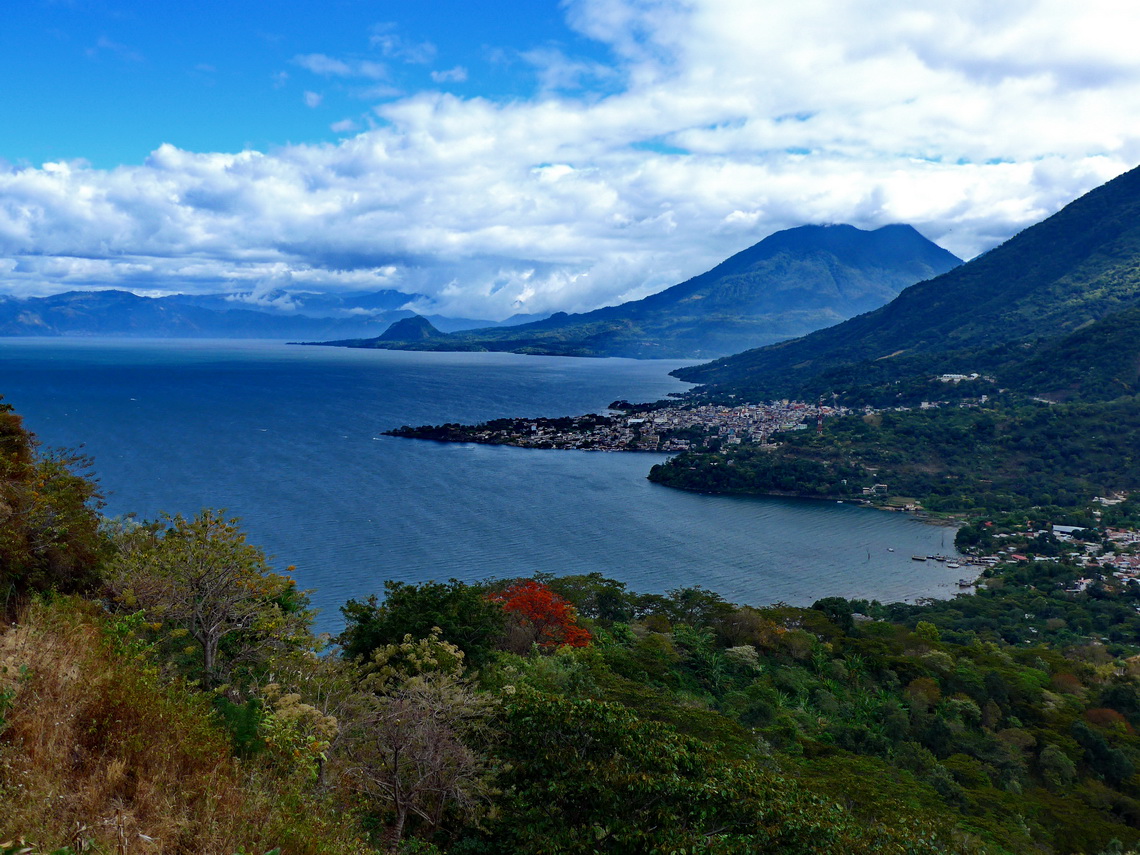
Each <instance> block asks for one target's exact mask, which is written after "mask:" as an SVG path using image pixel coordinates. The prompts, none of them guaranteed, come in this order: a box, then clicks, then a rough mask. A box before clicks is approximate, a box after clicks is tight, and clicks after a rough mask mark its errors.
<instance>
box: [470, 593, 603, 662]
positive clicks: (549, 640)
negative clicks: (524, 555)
mask: <svg viewBox="0 0 1140 855" xmlns="http://www.w3.org/2000/svg"><path fill="white" fill-rule="evenodd" d="M490 599H491V600H493V601H495V602H497V603H499V604H500V605H501V606H502V607H503V611H505V612H507V614H509V615H513V616H514V617H515V618H517V619H519V620H520V621H521V622H523V623H524V624H525V625H526V626H527V627H528V628H529V629H531V630H532V631H533V633H534V641H535V642H536V643H537V644H539V645H540V646H542V647H561V646H563V645H567V646H569V647H585V646H586V645H588V644H589V643H590V640H591V638H590V633H589V631H588V630H587V629H586V628H585V627H581V626H578V616H577V615H576V614H575V612H574V606H572V605H571V604H570V603H569V602H567V601H566V600H564V599H563V598H562V597H560V596H558V594H556V593H554V591H552V590H550V588H548V587H547V586H546V585H544V584H542V583H541V582H537V581H535V580H534V579H526V580H524V581H521V582H513V583H512V584H511V585H509V586H508V587H507V588H505V589H503V590H502V591H497V592H495V593H494V594H491V595H490Z"/></svg>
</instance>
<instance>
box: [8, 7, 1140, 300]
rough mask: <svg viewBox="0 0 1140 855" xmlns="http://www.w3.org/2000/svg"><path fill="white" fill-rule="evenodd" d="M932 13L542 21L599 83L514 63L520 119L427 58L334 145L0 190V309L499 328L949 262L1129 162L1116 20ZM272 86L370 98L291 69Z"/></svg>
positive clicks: (544, 52) (638, 11) (720, 10)
mask: <svg viewBox="0 0 1140 855" xmlns="http://www.w3.org/2000/svg"><path fill="white" fill-rule="evenodd" d="M952 6H953V8H952V9H947V8H945V7H946V4H943V3H935V2H925V0H924V2H913V0H910V2H901V0H900V2H883V0H875V2H870V0H857V2H851V3H847V4H835V3H831V2H823V0H803V2H799V3H795V4H788V3H782V2H773V1H772V0H764V2H758V1H757V0H567V2H565V3H564V4H563V7H564V13H565V15H566V20H567V23H568V25H569V26H570V27H572V28H573V29H574V30H576V31H577V32H579V33H581V34H584V35H586V36H588V37H589V38H591V39H594V40H597V41H599V42H601V43H603V44H604V45H606V46H607V47H608V49H609V56H610V61H609V62H608V63H606V64H605V65H604V66H599V64H598V63H597V62H596V61H594V60H593V59H590V60H586V59H584V58H576V57H574V56H567V55H565V54H564V53H563V52H562V51H561V50H559V49H558V48H557V46H550V45H530V46H523V47H522V48H520V54H519V55H520V56H521V57H523V58H524V60H525V61H526V62H527V63H530V65H531V66H532V68H533V73H534V77H535V88H534V94H533V95H532V97H530V98H525V99H515V100H510V101H495V100H490V99H487V98H480V97H460V96H458V95H455V94H451V93H449V92H448V91H446V89H447V84H448V83H449V82H452V81H458V80H463V79H466V78H467V75H468V72H467V70H466V69H461V68H458V67H455V66H454V64H453V63H449V62H448V60H447V57H445V56H439V57H434V56H433V55H432V56H424V57H423V58H422V61H424V62H438V64H439V68H438V69H436V70H435V73H434V74H433V75H432V77H433V79H434V80H435V81H436V82H437V83H438V84H439V88H438V89H434V90H431V91H421V92H416V93H412V94H405V95H402V96H399V97H397V98H395V99H394V100H387V101H384V102H383V103H380V104H378V105H376V106H375V107H374V108H373V110H372V112H371V115H370V118H371V119H372V121H373V123H374V127H372V128H371V129H369V130H366V131H364V132H361V133H358V134H356V135H354V136H350V137H348V138H345V139H342V140H341V141H340V142H338V143H335V144H328V143H324V144H309V145H303V144H302V145H297V144H295V145H282V146H281V147H279V148H276V149H274V150H271V151H267V152H258V151H242V152H237V153H217V152H191V151H183V150H180V149H177V148H175V147H173V146H170V145H164V146H162V147H160V148H158V149H157V150H156V151H154V152H153V153H152V154H151V155H150V157H149V158H148V159H147V160H146V161H145V162H144V163H142V164H140V165H128V166H120V167H118V168H114V169H106V170H103V169H95V168H91V167H89V166H86V165H85V164H83V163H82V162H76V163H48V164H44V165H42V166H40V167H26V168H16V167H5V166H4V165H3V164H2V163H0V288H3V289H4V290H6V291H8V292H10V293H17V294H26V295H32V294H46V293H52V292H57V291H63V290H69V289H73V288H89V287H99V288H105V287H117V288H125V289H129V290H134V291H136V292H138V293H169V292H177V291H186V292H214V291H230V292H235V293H242V294H249V295H251V297H250V299H253V300H256V299H258V298H259V295H263V294H265V293H266V292H269V291H271V290H273V289H278V288H282V287H285V288H290V289H295V290H332V289H348V288H351V289H354V290H355V289H362V288H363V289H372V288H376V289H379V288H399V289H401V290H404V291H409V292H412V291H414V292H419V293H423V294H427V295H429V296H430V297H431V298H432V300H433V301H434V303H433V304H432V305H431V306H423V307H420V308H423V309H425V310H430V311H437V312H442V313H448V314H453V315H466V316H478V317H505V316H507V315H509V314H511V313H513V312H517V311H526V312H539V311H552V310H559V309H562V310H568V311H582V310H588V309H591V308H595V307H597V306H600V305H605V304H612V303H616V302H620V301H622V300H626V299H633V298H638V297H642V296H645V295H646V294H649V293H652V292H654V291H657V290H660V289H661V288H664V287H666V286H668V285H671V284H673V283H675V282H678V281H681V280H683V279H685V278H687V277H688V276H691V275H693V274H695V273H698V272H700V271H702V270H705V269H707V268H708V267H710V266H711V265H712V264H714V263H716V262H717V261H719V260H721V259H723V258H725V257H727V256H728V255H730V254H732V253H733V252H736V251H738V250H740V249H742V248H743V247H745V246H748V245H749V244H751V243H754V242H756V241H757V240H759V239H761V238H762V237H764V236H766V235H767V234H770V233H771V232H773V231H775V230H777V229H781V228H787V227H790V226H795V225H799V224H802V223H825V222H847V223H851V224H853V225H856V226H859V227H861V228H874V227H877V226H880V225H885V224H888V223H895V222H906V223H910V224H912V225H914V226H916V227H917V228H918V229H919V230H920V231H922V232H923V233H924V234H925V235H926V236H927V237H929V238H931V239H932V240H935V241H936V242H938V243H940V244H942V245H943V246H944V247H946V248H947V249H949V250H951V251H952V252H954V253H956V254H958V255H960V256H963V257H970V256H972V255H975V254H977V253H978V252H981V251H984V250H986V249H988V248H990V247H992V246H993V245H995V244H996V243H998V242H1000V241H1001V240H1004V239H1006V238H1008V237H1009V236H1011V235H1012V234H1014V233H1015V232H1016V231H1018V230H1020V229H1021V228H1024V227H1025V226H1027V225H1030V224H1031V223H1033V222H1036V221H1038V220H1040V219H1041V218H1043V217H1044V216H1046V215H1048V214H1050V213H1052V212H1053V211H1055V210H1057V209H1058V208H1060V207H1061V206H1062V205H1063V204H1065V203H1066V202H1068V201H1070V200H1071V199H1073V198H1075V197H1076V196H1078V195H1080V194H1081V193H1083V192H1085V191H1087V190H1089V189H1091V188H1092V187H1094V186H1096V185H1097V184H1100V183H1102V182H1103V181H1105V180H1107V179H1109V178H1111V177H1113V176H1115V175H1117V174H1119V173H1121V172H1123V171H1124V170H1126V169H1128V168H1130V167H1132V166H1135V165H1136V164H1137V163H1138V162H1140V53H1138V52H1136V50H1135V47H1134V44H1133V43H1132V40H1131V35H1132V34H1134V33H1135V32H1136V31H1137V29H1138V28H1140V7H1134V6H1133V5H1132V4H1124V3H1118V2H1109V0H1102V2H1090V3H1085V4H1082V5H1081V6H1079V7H1078V5H1077V4H1073V3H1071V2H1067V0H1062V2H1055V0H1009V2H1005V3H1001V4H993V3H990V2H960V3H955V4H952ZM289 71H290V73H291V74H293V75H301V74H309V75H311V76H312V80H313V88H314V89H315V88H317V84H318V83H319V81H320V80H321V79H322V77H329V76H349V75H354V76H358V77H361V78H362V79H367V80H372V81H377V80H383V68H382V67H381V66H380V65H378V64H368V63H364V62H361V61H360V60H359V59H351V58H343V59H342V58H339V57H334V56H327V55H324V54H321V53H317V52H315V51H314V52H312V53H308V54H303V55H300V56H299V57H298V59H297V60H296V61H295V63H294V64H293V66H292V67H291V68H290V69H289ZM298 109H305V108H304V106H303V105H301V104H298ZM354 122H356V119H355V118H354V119H351V120H350V119H345V120H343V121H342V122H340V123H338V125H339V126H340V127H342V128H345V129H348V128H353V127H356V126H358V125H360V126H363V125H361V124H360V123H359V122H357V123H356V124H354Z"/></svg>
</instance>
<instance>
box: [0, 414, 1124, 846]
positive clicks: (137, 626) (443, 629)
mask: <svg viewBox="0 0 1140 855" xmlns="http://www.w3.org/2000/svg"><path fill="white" fill-rule="evenodd" d="M1042 412H1048V411H1047V410H1044V409H1042ZM5 415H6V416H8V417H9V418H8V420H7V421H6V422H5V426H6V430H7V432H8V437H9V439H8V442H9V446H10V454H9V457H8V459H9V460H10V463H11V468H10V469H9V470H8V471H7V473H6V476H5V483H6V484H8V485H9V487H10V490H11V492H10V493H9V494H8V495H10V496H12V497H18V496H19V495H21V493H20V490H21V489H28V490H30V493H29V495H28V497H26V498H28V500H29V501H30V500H32V499H35V501H39V502H48V501H49V499H50V502H49V504H48V505H47V507H52V508H55V507H57V506H58V508H59V509H60V512H61V513H62V512H63V511H66V512H67V514H68V516H67V520H68V524H67V526H65V527H58V526H57V527H55V528H52V527H47V528H45V523H44V519H45V514H43V513H8V514H6V515H5V516H4V517H3V518H2V519H0V535H2V538H3V539H2V541H0V543H2V544H3V545H4V548H5V550H7V551H5V552H4V553H3V556H4V564H3V568H4V571H5V572H6V573H7V574H8V575H7V576H6V579H7V580H8V585H9V587H10V589H11V591H12V593H11V595H10V597H9V615H10V616H9V618H8V620H7V622H6V623H4V624H2V625H0V839H4V838H5V837H11V838H15V837H22V838H24V839H26V840H28V841H31V844H35V845H36V846H37V847H39V848H40V849H51V848H53V847H54V848H56V849H58V850H59V852H60V853H78V852H82V851H87V852H107V853H110V852H128V851H131V852H135V851H162V852H168V853H191V852H193V853H219V855H233V853H237V852H242V853H259V852H265V851H267V850H270V849H279V850H280V852H282V853H334V852H335V853H352V852H360V853H367V852H375V851H400V852H405V853H431V852H441V853H442V852H447V853H454V855H507V853H563V852H566V853H574V852H581V853H595V852H613V853H627V852H647V853H648V852H662V853H664V852H679V851H688V852H705V853H737V852H786V853H809V852H810V853H815V852H830V853H847V852H885V853H891V852H897V853H921V852H993V853H1003V852H1058V853H1066V852H1073V853H1075V852H1084V853H1100V852H1120V851H1123V849H1124V848H1127V847H1133V846H1136V845H1138V844H1140V777H1138V776H1137V774H1136V769H1137V764H1140V737H1137V736H1136V734H1135V732H1134V728H1135V727H1136V726H1137V725H1138V724H1140V681H1138V679H1137V676H1136V675H1137V673H1138V672H1140V667H1138V666H1137V665H1136V662H1137V661H1140V659H1137V658H1136V657H1137V656H1138V654H1140V644H1138V639H1140V613H1138V612H1137V604H1140V588H1138V586H1135V585H1116V584H1101V583H1099V582H1098V583H1097V584H1096V585H1093V586H1091V587H1088V588H1087V590H1084V591H1083V592H1081V593H1069V592H1068V591H1067V589H1068V588H1070V587H1071V586H1072V583H1073V580H1074V579H1075V578H1076V577H1077V576H1078V575H1079V574H1080V573H1082V572H1087V571H1085V570H1083V569H1081V568H1078V567H1076V566H1073V565H1070V564H1067V563H1065V562H1063V561H1062V562H1029V563H1024V562H1023V563H1020V564H1017V565H1009V566H1002V567H999V568H997V569H995V570H993V571H990V579H989V580H988V583H989V584H988V587H987V588H986V589H985V590H984V591H982V592H980V593H979V594H978V595H977V596H972V597H963V598H958V599H955V600H952V601H947V602H936V603H930V604H928V605H925V606H921V607H920V606H905V605H899V604H895V605H882V604H879V603H875V602H849V601H846V600H841V599H837V598H829V599H824V600H821V601H819V602H817V603H816V604H815V605H814V606H813V607H812V608H794V607H791V606H787V605H782V604H777V605H772V606H767V607H762V608H754V607H748V606H737V605H734V604H731V603H728V602H725V601H724V600H723V599H721V598H720V597H719V596H717V595H716V594H715V593H713V592H710V591H707V590H705V589H703V588H700V587H692V588H684V589H678V590H674V591H670V592H668V593H666V594H637V593H634V592H631V591H629V590H627V588H626V586H625V585H624V584H623V583H621V582H618V581H615V580H611V579H606V578H604V577H602V576H600V575H599V574H596V573H587V574H582V575H577V576H567V577H560V578H555V577H550V576H544V575H541V574H538V575H536V576H535V577H534V578H530V579H508V580H492V581H488V582H486V583H483V584H479V585H472V584H466V583H462V582H459V581H456V580H450V581H446V582H443V581H438V582H425V583H423V584H419V585H411V584H407V583H388V584H387V585H386V586H385V591H384V598H383V599H382V600H381V599H379V598H366V599H364V600H359V601H350V602H349V603H348V604H346V605H345V607H344V615H345V620H346V625H345V629H344V632H343V633H342V634H341V636H340V637H339V638H338V639H336V641H335V644H334V645H333V646H332V647H331V648H330V647H328V646H327V643H326V642H324V641H322V640H321V639H318V638H316V637H314V635H313V633H312V630H311V613H310V612H309V611H308V607H307V600H306V597H305V595H304V593H303V592H300V591H298V590H297V588H296V586H295V585H293V584H292V582H291V581H290V580H289V578H288V576H287V575H282V574H277V573H274V572H273V571H272V570H271V568H269V567H268V565H267V563H266V561H265V557H264V555H263V554H262V553H261V552H260V550H258V549H257V548H256V547H254V546H252V545H250V544H248V543H247V542H246V540H245V537H244V535H243V534H242V532H241V530H240V529H239V528H238V527H237V526H236V524H235V523H234V521H232V520H228V519H226V518H225V517H223V516H221V515H219V514H217V513H215V512H211V511H203V512H202V513H200V514H198V515H197V516H195V517H193V518H189V519H188V518H183V517H166V518H163V519H161V520H159V521H156V522H153V523H148V524H142V525H140V524H133V523H131V524H127V523H118V524H108V523H101V522H100V520H99V517H98V512H97V491H96V490H95V488H94V486H93V485H92V484H91V482H90V481H88V480H86V479H85V478H83V477H82V475H81V474H80V473H78V472H77V471H76V466H77V465H78V463H79V461H75V460H71V459H70V458H67V457H66V456H59V455H44V454H42V453H41V452H40V451H39V450H38V449H36V447H35V444H34V443H33V442H32V441H31V438H30V437H28V436H27V434H26V433H24V432H23V429H22V428H21V426H20V425H19V422H18V420H17V419H16V418H15V416H14V415H12V414H11V413H10V412H6V413H5ZM968 415H969V417H970V418H974V417H976V416H977V414H976V413H969V414H968ZM885 423H886V419H885V417H884V424H885ZM1026 423H1027V424H1032V423H1033V420H1032V419H1027V420H1026ZM900 424H901V423H900ZM970 424H972V423H970ZM868 427H871V426H870V425H868ZM875 427H876V429H878V427H879V426H875ZM858 429H859V428H853V430H858ZM892 429H898V430H902V429H903V428H902V427H898V428H892ZM967 429H971V430H973V429H975V428H973V427H969V425H967ZM804 441H805V444H807V445H810V442H811V441H812V440H811V438H810V437H805V439H804ZM69 461H70V462H69ZM29 473H37V474H36V475H35V478H34V479H33V480H32V481H30V482H29V479H30V478H32V476H31V475H30V474H29ZM29 483H31V484H33V485H34V489H32V488H30V487H28V484H29ZM44 497H47V498H44ZM63 497H66V498H67V500H66V501H64V499H63ZM6 501H8V502H9V504H10V505H11V506H12V507H17V505H15V504H14V499H9V500H6ZM35 501H33V502H32V506H33V507H36V506H37V505H36V503H35ZM53 503H54V504H53ZM46 518H51V519H60V518H61V517H59V516H57V515H53V514H47V515H46ZM1136 518H1140V507H1134V503H1131V502H1126V503H1122V504H1120V505H1117V506H1114V507H1112V508H1110V509H1106V511H1105V521H1113V522H1116V523H1120V522H1127V521H1132V522H1134V521H1136ZM1090 525H1091V523H1090ZM49 534H50V535H51V536H50V537H48V535H49ZM967 534H968V536H969V537H971V538H973V539H974V540H975V541H981V540H984V539H985V538H987V537H991V536H992V534H991V531H990V530H988V529H982V530H979V529H973V528H971V529H968V530H967ZM29 543H33V544H45V543H46V544H50V547H51V548H40V549H32V550H29V549H27V548H26V546H25V545H26V544H29ZM72 550H74V553H72ZM29 554H34V555H36V556H40V557H39V558H38V559H37V560H30V559H28V558H27V557H26V556H28V555H29ZM61 556H70V557H69V558H68V560H63V558H62V557H61ZM49 558H50V559H51V560H48V559H49ZM37 561H38V562H39V563H37ZM45 562H46V563H45ZM29 845H30V844H29ZM60 847H63V848H60Z"/></svg>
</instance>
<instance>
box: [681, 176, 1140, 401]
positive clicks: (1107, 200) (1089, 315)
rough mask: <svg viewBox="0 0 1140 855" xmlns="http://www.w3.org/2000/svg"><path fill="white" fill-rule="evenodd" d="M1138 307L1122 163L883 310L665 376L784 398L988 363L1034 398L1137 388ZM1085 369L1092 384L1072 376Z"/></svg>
mask: <svg viewBox="0 0 1140 855" xmlns="http://www.w3.org/2000/svg"><path fill="white" fill-rule="evenodd" d="M1138 307H1140V169H1133V170H1132V171H1130V172H1127V173H1125V174H1123V175H1121V176H1119V177H1118V178H1115V179H1113V180H1112V181H1109V182H1108V183H1106V184H1104V185H1102V186H1100V187H1098V188H1096V189H1094V190H1092V191H1090V192H1089V193H1087V194H1086V195H1084V196H1082V197H1080V198H1079V199H1077V200H1075V201H1073V202H1071V203H1070V204H1069V205H1067V206H1065V207H1064V208H1063V209H1062V210H1060V211H1058V212H1057V213H1056V214H1054V215H1053V216H1051V217H1049V218H1048V219H1046V220H1044V221H1042V222H1040V223H1038V224H1037V225H1034V226H1031V227H1030V228H1028V229H1026V230H1024V231H1023V232H1021V233H1020V234H1018V235H1016V236H1014V237H1013V238H1011V239H1010V240H1008V241H1006V242H1005V243H1004V244H1002V245H1001V246H999V247H997V248H995V249H993V250H990V251H989V252H987V253H985V254H984V255H982V256H979V257H978V258H976V259H974V260H973V261H970V262H969V263H967V264H965V265H962V266H961V267H958V268H956V269H954V270H951V271H949V272H947V273H944V274H943V275H941V276H939V277H937V278H935V279H931V280H929V281H925V282H920V283H917V284H915V285H912V286H911V287H909V288H907V289H906V290H904V291H903V292H902V293H901V294H900V295H899V296H898V297H896V298H895V299H894V300H893V301H892V302H890V303H889V304H887V305H885V306H883V307H882V308H879V309H876V310H874V311H872V312H868V313H866V314H863V315H860V316H858V317H855V318H852V319H851V320H848V321H846V322H844V323H841V324H838V325H836V326H834V327H830V328H828V329H824V330H819V331H817V332H814V333H811V334H809V335H806V336H804V337H802V338H798V339H795V340H793V341H787V342H783V343H781V344H777V345H772V346H767V347H762V348H758V349H753V350H749V351H747V352H745V353H740V354H736V355H734V356H730V357H726V358H723V359H719V360H716V361H714V362H711V363H708V364H706V365H701V366H693V367H691V368H684V369H680V370H678V371H676V372H674V373H675V374H676V375H677V376H678V377H680V378H681V379H683V380H688V381H690V382H695V383H702V384H707V385H709V386H710V387H712V388H715V389H717V390H721V391H729V390H737V391H740V392H747V393H748V394H750V395H777V396H783V395H786V394H791V393H812V394H814V393H823V392H828V391H834V390H835V389H836V387H837V386H838V387H840V388H842V386H843V384H850V383H854V382H858V378H859V376H864V377H865V376H869V375H876V376H878V377H879V378H880V379H881V380H882V381H883V382H890V381H891V378H892V377H893V378H898V377H904V376H907V375H908V374H912V373H913V372H914V371H916V370H922V371H928V372H933V373H938V372H939V371H959V370H987V371H991V372H994V373H996V374H997V375H998V377H999V379H1002V378H1005V379H1007V380H1009V381H1010V382H1017V383H1020V384H1022V385H1023V386H1024V387H1025V388H1026V389H1031V390H1032V391H1035V392H1037V393H1041V394H1050V395H1054V396H1057V397H1074V396H1075V397H1085V398H1088V397H1108V396H1111V395H1112V394H1114V393H1113V391H1112V390H1113V389H1115V394H1123V393H1126V392H1134V391H1136V388H1137V380H1138V377H1140V374H1138V366H1137V360H1138V359H1140V344H1137V343H1136V342H1137V338H1136V335H1135V333H1138V332H1140V315H1138V314H1137V313H1136V312H1135V311H1128V310H1134V309H1137V308H1138ZM1126 312H1128V313H1126ZM1109 354H1111V356H1109ZM1066 355H1068V357H1069V358H1070V359H1071V358H1074V357H1077V356H1079V357H1080V362H1079V365H1074V364H1073V363H1071V362H1066V361H1065V360H1066ZM1086 369H1087V372H1091V373H1092V374H1093V375H1096V376H1099V377H1101V380H1100V381H1099V382H1098V383H1096V384H1093V383H1091V382H1087V380H1088V378H1084V379H1082V377H1081V376H1079V375H1081V374H1082V373H1087V372H1086ZM1110 375H1111V376H1110ZM1090 376H1091V375H1090ZM1094 385H1095V386H1096V387H1097V390H1096V391H1094V388H1093V387H1094Z"/></svg>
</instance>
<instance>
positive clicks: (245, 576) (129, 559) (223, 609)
mask: <svg viewBox="0 0 1140 855" xmlns="http://www.w3.org/2000/svg"><path fill="white" fill-rule="evenodd" d="M116 543H117V546H118V552H117V554H116V555H115V557H114V559H113V560H112V561H111V562H110V563H109V566H108V568H107V574H106V575H107V582H108V586H109V587H110V589H111V591H112V592H113V594H114V596H115V598H116V600H117V601H118V602H119V603H121V604H122V605H124V606H125V607H127V608H130V609H135V608H141V609H143V610H144V611H145V612H146V614H147V616H148V618H149V619H151V620H155V621H160V622H162V623H163V624H165V625H166V628H167V630H168V632H169V634H170V636H172V637H175V638H177V637H178V636H179V635H189V636H190V638H192V639H193V640H194V641H195V642H196V643H197V645H198V648H199V652H200V654H201V663H202V673H203V677H204V680H205V683H206V684H207V685H209V686H214V685H217V684H219V683H222V682H224V681H225V680H226V679H228V678H229V677H230V676H231V675H232V674H233V670H234V668H235V667H236V666H237V665H239V664H242V663H247V662H249V661H251V660H254V659H257V660H261V661H264V660H265V659H266V658H267V657H268V656H269V655H270V654H271V653H272V651H273V649H274V648H275V647H276V646H280V645H297V644H309V643H311V641H312V639H311V637H310V635H309V630H308V626H309V619H310V617H311V615H310V613H309V612H308V611H307V610H306V609H305V606H306V605H307V598H306V597H305V596H304V594H302V593H300V592H298V591H297V590H296V587H295V585H294V582H293V580H292V579H290V578H288V577H286V576H281V575H278V574H276V573H272V572H270V569H269V565H268V563H267V561H266V558H265V554H264V553H263V552H262V551H261V550H260V549H258V548H257V547H256V546H253V545H252V544H250V543H247V542H246V539H245V534H244V533H243V532H242V531H241V529H240V528H238V521H237V520H236V519H226V518H225V517H224V516H223V515H222V513H221V512H220V511H214V510H209V509H206V510H203V511H201V512H200V513H199V514H198V515H197V516H196V517H194V518H193V519H189V520H188V519H186V518H184V517H182V516H181V515H179V516H173V517H171V516H165V517H163V520H162V522H161V523H152V524H149V525H145V526H138V527H135V528H126V529H123V530H121V531H120V532H119V535H118V537H117V540H116Z"/></svg>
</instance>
